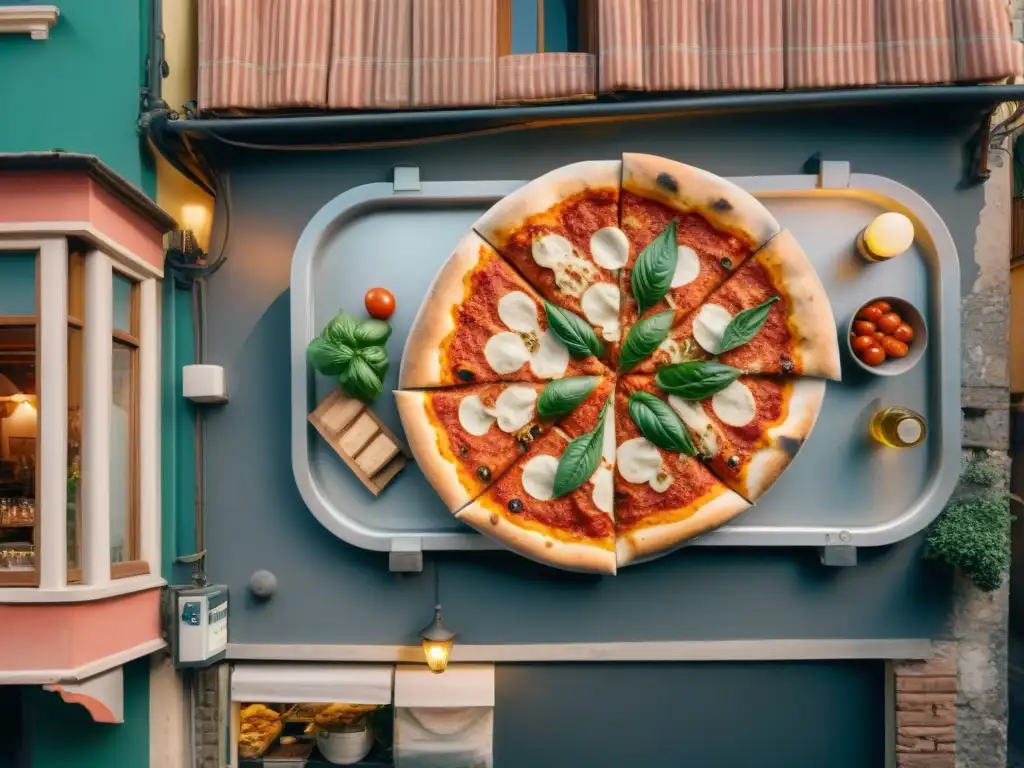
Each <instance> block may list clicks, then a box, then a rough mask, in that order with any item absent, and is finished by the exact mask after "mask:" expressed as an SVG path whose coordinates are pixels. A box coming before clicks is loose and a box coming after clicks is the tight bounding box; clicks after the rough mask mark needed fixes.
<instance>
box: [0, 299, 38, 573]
mask: <svg viewBox="0 0 1024 768" xmlns="http://www.w3.org/2000/svg"><path fill="white" fill-rule="evenodd" d="M33 292H34V288H33ZM36 392H37V390H36V330H35V328H33V327H15V326H8V327H0V582H2V581H3V580H4V579H5V578H9V577H11V576H12V575H13V574H17V573H26V572H31V571H33V570H34V568H35V553H34V536H33V531H34V527H35V524H36V513H35V497H36V447H37V443H36V424H37V420H38V417H37V400H36Z"/></svg>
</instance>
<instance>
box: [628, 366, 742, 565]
mask: <svg viewBox="0 0 1024 768" xmlns="http://www.w3.org/2000/svg"><path fill="white" fill-rule="evenodd" d="M635 392H650V393H655V388H654V377H653V376H626V377H623V378H622V379H620V381H619V385H618V388H617V390H616V393H615V434H616V440H617V448H616V459H615V529H616V537H617V544H616V555H617V562H618V565H619V566H623V565H629V564H630V563H634V562H638V561H643V560H648V559H651V558H653V557H657V556H659V555H663V554H665V553H667V552H669V551H671V550H673V549H675V548H677V547H679V546H680V545H682V544H683V543H684V542H686V541H687V540H689V539H692V538H693V537H694V536H698V535H700V534H702V533H704V532H706V531H709V530H711V529H713V528H716V527H718V526H719V525H722V524H723V523H725V522H727V521H729V520H731V519H732V518H734V517H735V516H736V515H738V514H740V513H741V512H743V511H745V510H746V509H748V508H749V507H750V504H749V503H748V502H747V501H746V500H745V499H743V498H742V497H740V496H739V495H738V494H736V493H734V492H733V491H731V490H730V489H729V488H728V487H726V486H725V485H724V484H723V483H722V481H721V480H719V479H718V478H717V477H715V476H714V475H713V474H712V473H711V472H710V471H709V470H708V468H707V467H705V466H704V464H703V463H702V462H701V461H700V460H699V459H697V458H695V457H693V456H689V455H687V454H685V453H679V452H676V451H668V450H665V449H663V448H659V447H657V446H655V445H654V444H653V443H652V442H650V441H649V440H648V439H647V438H645V437H644V436H643V434H642V433H641V432H640V428H639V427H638V426H637V425H636V424H635V423H634V422H633V419H632V418H631V416H630V414H629V398H630V396H631V395H632V394H633V393H635Z"/></svg>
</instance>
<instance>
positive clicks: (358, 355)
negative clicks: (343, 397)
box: [306, 312, 391, 404]
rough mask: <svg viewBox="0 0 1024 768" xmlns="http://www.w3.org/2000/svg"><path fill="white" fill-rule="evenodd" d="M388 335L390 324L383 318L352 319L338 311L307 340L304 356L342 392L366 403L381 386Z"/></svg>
mask: <svg viewBox="0 0 1024 768" xmlns="http://www.w3.org/2000/svg"><path fill="white" fill-rule="evenodd" d="M390 335H391V326H390V325H389V324H388V323H386V322H385V321H383V320H374V319H366V320H356V319H355V318H354V317H353V316H352V315H350V314H348V313H347V312H339V313H338V314H337V315H336V316H335V317H334V319H333V320H331V322H329V323H328V324H327V327H326V328H324V330H323V332H322V333H321V334H320V335H319V336H317V337H316V338H314V339H313V340H312V341H311V342H309V346H308V347H307V348H306V359H307V360H309V363H310V365H312V366H313V367H314V368H316V370H317V371H319V372H320V373H322V374H323V375H324V376H332V377H336V378H337V380H338V386H340V387H341V390H342V392H344V393H345V394H347V395H349V396H350V397H354V398H356V399H358V400H362V401H363V402H364V403H368V404H369V403H372V402H373V401H374V400H376V399H377V397H378V396H379V395H380V393H381V391H382V390H383V389H384V376H385V374H387V372H388V366H389V365H390V362H389V361H388V353H387V350H385V349H384V343H385V342H386V341H387V340H388V337H389V336H390Z"/></svg>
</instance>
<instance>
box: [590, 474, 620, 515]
mask: <svg viewBox="0 0 1024 768" xmlns="http://www.w3.org/2000/svg"><path fill="white" fill-rule="evenodd" d="M590 480H591V482H592V483H593V484H594V490H593V491H591V493H590V496H591V498H592V499H593V500H594V506H595V507H597V508H598V509H600V510H601V511H602V512H604V513H605V514H606V515H610V514H611V513H612V502H613V500H614V497H615V487H614V482H613V478H612V471H611V470H610V469H608V467H598V468H597V471H596V472H594V476H593V477H592V478H590Z"/></svg>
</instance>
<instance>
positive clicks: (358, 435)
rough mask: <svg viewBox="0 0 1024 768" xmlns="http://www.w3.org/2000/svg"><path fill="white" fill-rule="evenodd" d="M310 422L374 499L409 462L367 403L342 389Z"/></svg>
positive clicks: (328, 399)
mask: <svg viewBox="0 0 1024 768" xmlns="http://www.w3.org/2000/svg"><path fill="white" fill-rule="evenodd" d="M309 421H310V423H311V424H312V425H313V426H314V427H316V431H317V432H319V433H320V434H321V435H323V438H324V440H326V441H327V442H328V443H329V444H330V446H331V447H332V448H333V449H334V451H335V453H337V454H338V455H339V456H340V457H341V458H342V460H343V461H344V462H345V463H346V464H348V465H349V467H350V468H351V469H352V471H353V472H355V474H356V477H358V478H359V479H360V480H361V481H362V483H363V485H365V486H366V487H367V488H368V489H369V491H370V493H372V494H373V495H374V496H378V495H380V492H381V491H383V490H384V487H385V486H386V485H387V484H388V483H390V482H391V481H392V480H393V479H394V477H395V475H397V474H398V473H399V472H401V471H402V468H403V467H404V466H405V465H406V464H407V463H408V461H409V452H408V450H407V449H406V448H405V446H404V445H402V443H401V442H400V441H399V439H398V438H397V437H395V435H394V433H393V432H392V431H391V430H390V429H388V428H387V427H386V426H384V424H383V422H381V420H380V419H378V418H377V416H376V414H374V412H373V411H371V410H370V409H369V408H368V407H367V406H366V403H363V402H361V401H359V400H356V399H355V398H351V397H349V396H348V395H346V394H344V393H343V392H342V391H341V390H340V389H335V390H334V391H333V392H331V394H329V395H328V396H327V397H326V398H324V400H323V402H321V403H320V405H318V406H317V407H316V410H315V411H313V412H312V413H311V414H309Z"/></svg>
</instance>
